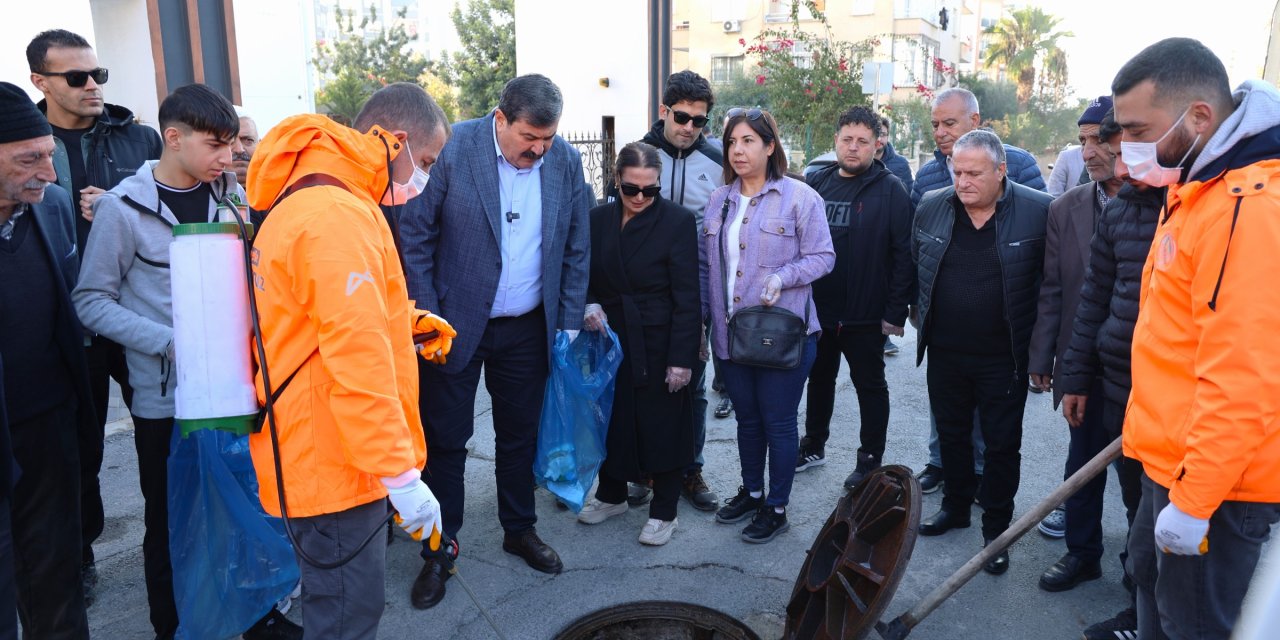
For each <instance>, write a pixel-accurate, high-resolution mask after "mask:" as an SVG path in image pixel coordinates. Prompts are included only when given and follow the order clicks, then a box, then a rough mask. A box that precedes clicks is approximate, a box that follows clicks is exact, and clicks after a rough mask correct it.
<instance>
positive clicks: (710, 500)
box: [612, 70, 733, 511]
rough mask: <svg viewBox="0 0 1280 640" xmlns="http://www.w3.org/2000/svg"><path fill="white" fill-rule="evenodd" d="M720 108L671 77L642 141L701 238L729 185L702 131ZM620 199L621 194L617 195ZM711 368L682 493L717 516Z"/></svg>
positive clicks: (682, 78)
mask: <svg viewBox="0 0 1280 640" xmlns="http://www.w3.org/2000/svg"><path fill="white" fill-rule="evenodd" d="M714 104H715V98H714V97H713V95H712V93H711V84H710V83H709V82H707V80H706V78H703V77H702V76H700V75H698V74H696V73H694V72H692V71H688V70H685V71H680V72H677V73H673V74H671V76H670V77H668V78H667V85H666V88H665V89H664V90H663V92H662V104H660V105H658V117H659V120H658V121H657V122H655V123H653V128H652V129H650V130H649V133H647V134H645V136H644V138H643V139H642V142H646V143H648V144H651V145H653V146H654V147H656V148H657V149H658V157H659V158H660V159H661V160H662V170H661V172H660V173H659V178H660V182H661V183H662V197H663V198H665V199H666V200H668V201H670V202H674V203H676V204H678V205H680V206H683V207H685V208H687V209H689V210H691V211H693V214H694V219H695V220H696V221H697V223H698V234H699V235H701V234H702V210H703V209H705V208H706V206H707V200H708V198H710V197H711V192H712V191H715V190H716V189H718V188H720V186H722V185H723V184H724V178H723V175H722V174H723V171H722V169H721V167H722V165H723V163H724V155H723V154H722V153H721V152H720V150H719V149H717V148H716V147H715V145H713V144H711V143H710V142H708V141H707V137H706V136H705V135H703V132H702V130H703V128H705V127H706V126H707V122H708V118H707V114H708V113H709V112H710V111H711V107H712V106H713V105H714ZM612 195H614V196H615V197H616V195H617V194H616V193H615V194H612ZM706 369H707V363H705V362H703V361H701V360H699V361H698V362H696V363H694V367H693V380H694V384H693V387H692V389H693V431H694V459H693V464H692V465H690V467H689V468H688V469H687V470H686V471H685V479H684V486H683V488H682V493H683V494H684V497H685V499H687V500H688V501H689V502H690V504H692V505H693V506H694V507H695V508H697V509H699V510H702V511H714V510H715V509H716V508H717V507H718V506H719V502H720V498H719V496H717V495H716V493H715V492H714V491H712V490H711V489H710V488H709V487H708V486H707V483H706V481H704V480H703V479H702V464H703V456H702V449H703V445H704V444H705V443H706V436H707V380H706ZM715 380H716V383H715V384H714V385H713V390H715V391H716V392H717V393H719V394H720V395H721V400H720V403H719V404H718V405H717V406H716V417H718V418H727V417H729V413H730V412H731V411H732V410H733V405H732V404H730V402H729V396H728V395H726V394H725V392H724V387H723V386H722V385H721V383H720V382H719V380H720V376H719V375H718V374H717V375H715ZM634 489H635V488H633V495H632V496H631V498H630V500H631V501H632V503H633V504H635V503H643V502H645V501H646V500H647V499H648V498H649V492H648V488H642V489H641V490H640V491H639V492H636V491H635V490H634Z"/></svg>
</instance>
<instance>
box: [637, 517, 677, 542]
mask: <svg viewBox="0 0 1280 640" xmlns="http://www.w3.org/2000/svg"><path fill="white" fill-rule="evenodd" d="M679 522H680V519H679V518H676V519H675V520H655V519H653V518H649V521H648V522H646V523H644V528H643V529H641V530H640V544H647V545H653V546H655V547H660V546H662V545H664V544H666V543H667V541H668V540H671V534H673V533H675V532H676V525H677V524H678V523H679Z"/></svg>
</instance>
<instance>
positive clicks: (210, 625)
mask: <svg viewBox="0 0 1280 640" xmlns="http://www.w3.org/2000/svg"><path fill="white" fill-rule="evenodd" d="M177 431H179V430H177V429H175V432H177ZM169 556H170V559H171V561H172V563H173V595H174V600H175V601H176V602H177V605H178V620H179V621H180V622H179V627H178V634H177V636H178V637H179V638H234V637H238V636H239V635H240V634H241V633H243V632H244V631H245V630H247V629H248V628H249V627H251V626H253V623H255V622H257V621H258V620H260V619H261V618H262V617H263V616H265V615H266V614H267V612H268V611H270V610H271V608H272V607H274V606H275V604H276V602H277V601H279V600H281V599H282V598H284V597H285V596H287V595H289V592H291V591H292V590H293V588H294V586H295V585H297V583H298V563H297V560H296V559H295V557H294V554H293V546H292V545H291V544H290V543H289V540H288V538H287V537H285V534H284V527H283V521H281V520H280V519H279V518H272V517H270V516H268V515H267V514H266V512H264V511H263V510H262V504H261V503H260V502H259V501H258V479H257V475H256V474H255V473H254V470H253V460H252V459H251V458H250V456H249V438H248V436H236V435H234V434H231V433H227V432H225V431H211V430H200V431H195V432H192V433H191V434H190V435H189V436H187V437H185V438H183V437H182V436H181V435H180V434H179V433H175V435H174V443H173V449H172V453H171V454H170V455H169Z"/></svg>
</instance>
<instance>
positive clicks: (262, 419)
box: [253, 356, 311, 433]
mask: <svg viewBox="0 0 1280 640" xmlns="http://www.w3.org/2000/svg"><path fill="white" fill-rule="evenodd" d="M310 359H311V356H307V360H310ZM307 360H303V361H302V364H300V365H298V368H297V369H294V370H293V373H291V374H289V377H288V378H285V379H284V382H282V383H281V384H280V386H278V387H276V390H275V391H272V392H271V398H270V400H269V401H268V403H267V404H272V405H274V404H275V403H276V402H277V401H278V400H280V396H281V395H283V394H284V390H285V389H288V388H289V383H290V382H293V379H294V378H296V377H297V376H298V373H299V372H300V371H302V368H303V367H305V366H307ZM266 423H267V407H266V406H263V407H261V408H260V409H258V421H257V424H256V425H254V429H253V432H254V433H258V432H259V431H262V425H264V424H266Z"/></svg>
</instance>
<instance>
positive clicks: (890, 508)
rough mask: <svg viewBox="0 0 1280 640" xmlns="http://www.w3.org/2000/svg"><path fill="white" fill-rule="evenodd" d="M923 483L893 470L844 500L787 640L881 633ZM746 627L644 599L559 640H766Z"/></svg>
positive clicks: (912, 538)
mask: <svg viewBox="0 0 1280 640" xmlns="http://www.w3.org/2000/svg"><path fill="white" fill-rule="evenodd" d="M919 524H920V483H919V482H918V481H916V479H915V477H914V476H913V475H912V474H911V470H910V469H908V468H906V467H903V466H899V465H891V466H887V467H881V468H879V469H877V470H876V471H874V472H872V473H871V474H869V475H868V476H867V477H866V479H864V480H863V481H862V483H861V484H859V485H858V486H857V487H856V488H855V489H854V490H853V491H851V492H849V493H848V494H846V495H845V496H844V497H842V498H840V501H839V502H838V503H836V508H835V509H834V510H833V511H832V512H831V517H829V518H827V522H826V524H825V525H823V527H822V530H821V531H819V532H818V537H817V538H816V539H815V540H814V541H813V546H812V547H810V548H809V551H808V552H807V554H808V555H807V557H806V558H805V561H804V564H803V565H802V566H801V567H800V575H799V576H797V577H796V585H795V588H794V590H793V591H792V593H791V601H790V603H789V604H788V605H787V625H786V633H785V635H784V636H783V637H784V638H785V640H837V639H839V640H859V639H861V638H866V637H867V636H868V634H870V633H871V632H872V630H873V629H874V628H875V624H876V622H878V621H879V619H880V614H881V613H883V612H884V609H885V607H886V606H888V605H889V601H890V600H892V599H893V593H894V590H896V589H897V588H898V581H899V580H901V579H902V574H903V573H905V572H906V570H907V561H908V560H910V559H911V551H912V549H914V548H915V542H916V528H917V527H918V526H919ZM759 637H760V636H758V635H756V633H755V632H754V631H752V630H751V628H750V627H748V626H747V625H746V624H744V623H743V622H741V621H739V620H737V619H735V618H732V617H729V616H728V615H726V614H724V613H721V612H719V611H716V610H715V609H708V608H707V607H703V606H699V605H694V604H688V603H684V602H663V601H656V600H651V601H644V602H631V603H626V604H621V605H617V606H613V607H609V608H607V609H604V610H601V611H596V612H594V613H590V614H587V615H585V616H583V617H581V618H579V619H577V620H575V621H574V622H573V623H572V624H570V625H569V626H568V627H566V628H565V629H564V630H563V631H561V632H560V633H559V634H557V635H556V637H555V639H556V640H759Z"/></svg>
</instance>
